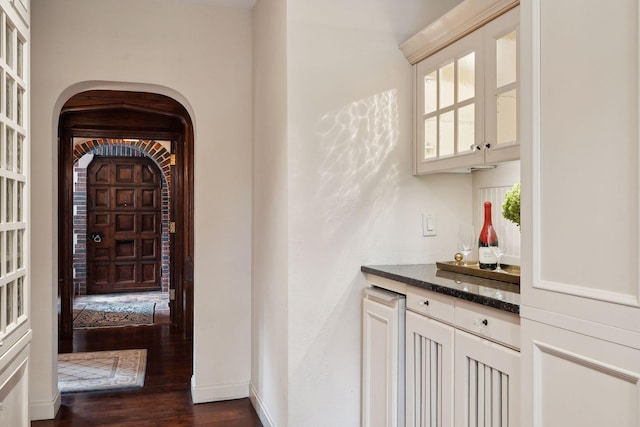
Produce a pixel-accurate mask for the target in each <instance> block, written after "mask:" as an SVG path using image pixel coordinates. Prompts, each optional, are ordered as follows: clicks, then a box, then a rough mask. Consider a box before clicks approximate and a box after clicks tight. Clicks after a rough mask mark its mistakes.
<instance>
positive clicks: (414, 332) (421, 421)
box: [406, 311, 454, 427]
mask: <svg viewBox="0 0 640 427" xmlns="http://www.w3.org/2000/svg"><path fill="white" fill-rule="evenodd" d="M406 330H407V336H406V352H407V353H406V378H407V381H406V399H407V401H406V411H407V412H406V422H407V426H408V427H423V426H424V427H440V426H451V425H453V336H454V329H453V328H452V327H451V326H448V325H445V324H444V323H441V322H438V321H436V320H433V319H430V318H428V317H424V316H420V315H418V314H415V313H412V312H410V311H407V321H406Z"/></svg>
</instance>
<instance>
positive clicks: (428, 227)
mask: <svg viewBox="0 0 640 427" xmlns="http://www.w3.org/2000/svg"><path fill="white" fill-rule="evenodd" d="M436 228H437V227H436V216H435V214H432V213H423V214H422V235H423V236H435V235H436Z"/></svg>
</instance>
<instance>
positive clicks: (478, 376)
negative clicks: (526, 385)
mask: <svg viewBox="0 0 640 427" xmlns="http://www.w3.org/2000/svg"><path fill="white" fill-rule="evenodd" d="M455 347H456V352H455V354H456V356H455V358H456V360H455V372H456V380H455V381H456V384H455V395H456V396H455V406H456V418H455V425H456V426H458V427H467V426H485V427H488V426H500V427H505V426H512V427H517V426H518V425H519V423H520V419H519V417H520V410H519V408H520V402H519V397H520V353H518V352H517V351H514V350H511V349H509V348H507V347H504V346H502V345H499V344H495V343H493V342H491V341H487V340H485V339H483V338H480V337H477V336H475V335H471V334H468V333H466V332H462V331H459V330H456V334H455Z"/></svg>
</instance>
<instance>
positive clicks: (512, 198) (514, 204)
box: [502, 183, 520, 228]
mask: <svg viewBox="0 0 640 427" xmlns="http://www.w3.org/2000/svg"><path fill="white" fill-rule="evenodd" d="M502 216H503V217H504V218H505V219H506V220H508V221H511V222H513V223H515V224H516V225H517V226H518V228H520V183H517V184H515V185H514V186H513V187H511V189H510V190H509V191H507V193H506V194H505V196H504V202H503V203H502Z"/></svg>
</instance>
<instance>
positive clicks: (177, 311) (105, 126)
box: [58, 90, 193, 338]
mask: <svg viewBox="0 0 640 427" xmlns="http://www.w3.org/2000/svg"><path fill="white" fill-rule="evenodd" d="M58 137H59V138H58V140H59V184H58V185H59V203H58V206H59V212H58V214H59V236H60V238H59V252H58V253H59V260H58V267H59V275H58V277H59V282H58V293H59V297H60V302H61V304H60V305H61V307H60V323H59V333H60V336H61V337H65V338H70V337H72V335H73V296H74V274H73V251H72V246H73V220H72V214H73V212H72V211H73V185H74V176H73V175H74V173H73V164H74V160H77V157H78V155H79V154H80V152H81V151H82V150H83V147H82V144H78V143H77V142H78V140H82V141H87V140H88V139H89V141H106V142H107V143H109V142H122V143H123V144H124V142H125V141H128V142H133V143H134V144H136V145H138V148H139V149H140V148H141V147H142V149H143V150H147V151H148V154H149V155H151V156H153V155H156V154H157V153H158V151H159V150H160V147H159V146H156V144H154V143H152V141H156V140H161V141H169V142H170V150H168V154H167V156H168V158H166V159H165V158H160V161H161V162H162V163H166V164H167V165H168V167H170V168H171V176H172V179H171V182H170V185H169V186H168V191H169V192H170V193H171V196H172V201H173V203H171V208H170V212H169V217H170V220H169V228H170V231H171V233H170V235H169V246H170V248H171V249H170V251H169V252H170V255H169V256H170V264H171V266H172V268H171V269H170V271H169V274H170V279H169V283H170V287H171V289H170V293H171V294H172V297H173V298H172V300H171V302H170V306H171V310H172V321H173V324H174V325H175V326H176V327H179V328H181V329H182V330H183V335H184V336H185V337H186V338H190V337H192V335H193V209H192V207H193V124H192V122H191V118H190V116H189V114H188V112H187V111H186V109H185V108H184V107H183V106H182V105H181V104H180V103H178V102H177V101H175V100H173V99H172V98H169V97H167V96H164V95H159V94H153V93H144V92H128V91H109V90H92V91H87V92H82V93H79V94H77V95H75V96H73V97H71V98H70V99H69V100H68V101H67V102H66V103H65V104H64V106H63V107H62V110H61V113H60V117H59V121H58ZM89 145H91V144H89ZM85 149H86V148H85ZM161 167H164V166H162V165H161Z"/></svg>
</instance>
